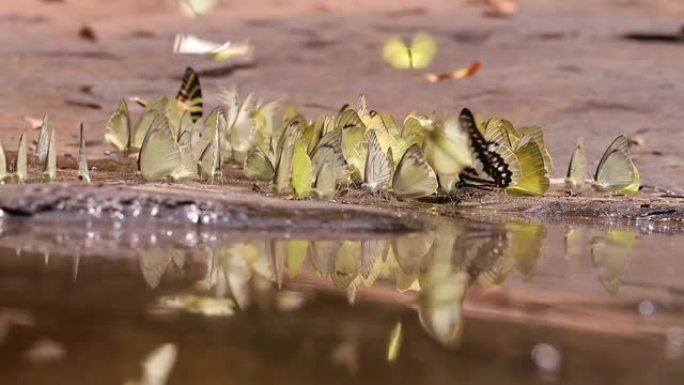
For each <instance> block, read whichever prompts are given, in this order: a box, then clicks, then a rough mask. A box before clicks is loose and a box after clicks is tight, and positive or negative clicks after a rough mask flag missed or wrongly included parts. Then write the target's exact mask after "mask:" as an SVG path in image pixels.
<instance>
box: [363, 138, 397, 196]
mask: <svg viewBox="0 0 684 385" xmlns="http://www.w3.org/2000/svg"><path fill="white" fill-rule="evenodd" d="M366 138H367V143H368V155H367V157H366V164H365V167H364V170H365V172H364V183H363V186H364V187H366V188H367V189H368V190H369V191H370V192H371V194H375V193H376V192H377V191H380V190H383V189H385V188H387V185H388V184H389V181H390V178H391V177H392V168H393V167H394V161H393V160H392V155H391V154H392V149H391V148H390V149H388V151H389V152H384V151H383V150H382V147H380V142H378V137H377V135H376V131H375V130H369V131H368V132H367V133H366Z"/></svg>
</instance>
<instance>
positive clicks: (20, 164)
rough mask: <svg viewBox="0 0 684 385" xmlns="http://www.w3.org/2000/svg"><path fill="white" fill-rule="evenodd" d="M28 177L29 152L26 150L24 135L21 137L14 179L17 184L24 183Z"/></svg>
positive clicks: (15, 161) (15, 160) (15, 162)
mask: <svg viewBox="0 0 684 385" xmlns="http://www.w3.org/2000/svg"><path fill="white" fill-rule="evenodd" d="M27 177H28V150H27V148H26V136H25V135H24V134H23V133H22V134H21V136H20V137H19V146H18V147H17V154H16V157H15V158H14V174H12V179H13V180H14V181H15V182H17V183H23V182H24V181H25V180H26V178H27Z"/></svg>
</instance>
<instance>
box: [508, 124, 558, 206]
mask: <svg viewBox="0 0 684 385" xmlns="http://www.w3.org/2000/svg"><path fill="white" fill-rule="evenodd" d="M514 154H515V157H516V159H517V161H518V165H519V167H520V177H519V178H518V179H517V180H516V181H515V183H512V184H511V185H509V186H508V187H506V192H508V193H510V194H513V195H527V196H540V195H544V193H545V192H546V190H548V189H549V185H550V181H549V177H548V173H547V171H546V167H544V154H543V152H542V150H541V148H540V146H539V143H538V142H537V141H535V140H534V138H533V137H532V136H530V135H528V134H525V135H523V137H522V138H521V139H520V141H519V142H518V145H517V148H516V149H515V151H514Z"/></svg>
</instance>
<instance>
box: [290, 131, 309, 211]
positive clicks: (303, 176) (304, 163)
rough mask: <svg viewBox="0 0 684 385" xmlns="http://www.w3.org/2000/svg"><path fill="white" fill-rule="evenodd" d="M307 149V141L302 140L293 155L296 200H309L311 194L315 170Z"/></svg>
mask: <svg viewBox="0 0 684 385" xmlns="http://www.w3.org/2000/svg"><path fill="white" fill-rule="evenodd" d="M306 147H307V143H306V140H304V139H303V138H300V139H299V140H297V142H296V143H295V145H294V153H293V154H292V191H293V193H294V197H295V199H304V198H308V197H309V193H310V192H311V181H312V179H313V178H312V175H313V174H312V172H313V170H312V166H311V159H310V158H309V154H307V152H306Z"/></svg>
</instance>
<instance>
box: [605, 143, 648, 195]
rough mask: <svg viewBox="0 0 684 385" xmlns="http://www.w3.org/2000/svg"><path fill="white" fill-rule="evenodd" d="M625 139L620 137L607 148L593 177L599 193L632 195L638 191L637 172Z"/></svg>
mask: <svg viewBox="0 0 684 385" xmlns="http://www.w3.org/2000/svg"><path fill="white" fill-rule="evenodd" d="M628 145H629V144H628V141H627V138H625V137H624V136H622V135H620V136H618V137H617V138H615V140H613V142H612V143H611V144H610V146H608V148H607V149H606V152H605V153H604V154H603V156H602V157H601V160H600V161H599V164H598V167H597V168H596V173H595V175H594V187H595V188H596V189H598V190H599V191H617V192H619V193H623V194H629V193H634V192H636V191H637V190H638V189H639V171H638V170H637V168H636V166H635V165H634V162H632V159H631V158H630V156H629V152H628Z"/></svg>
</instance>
